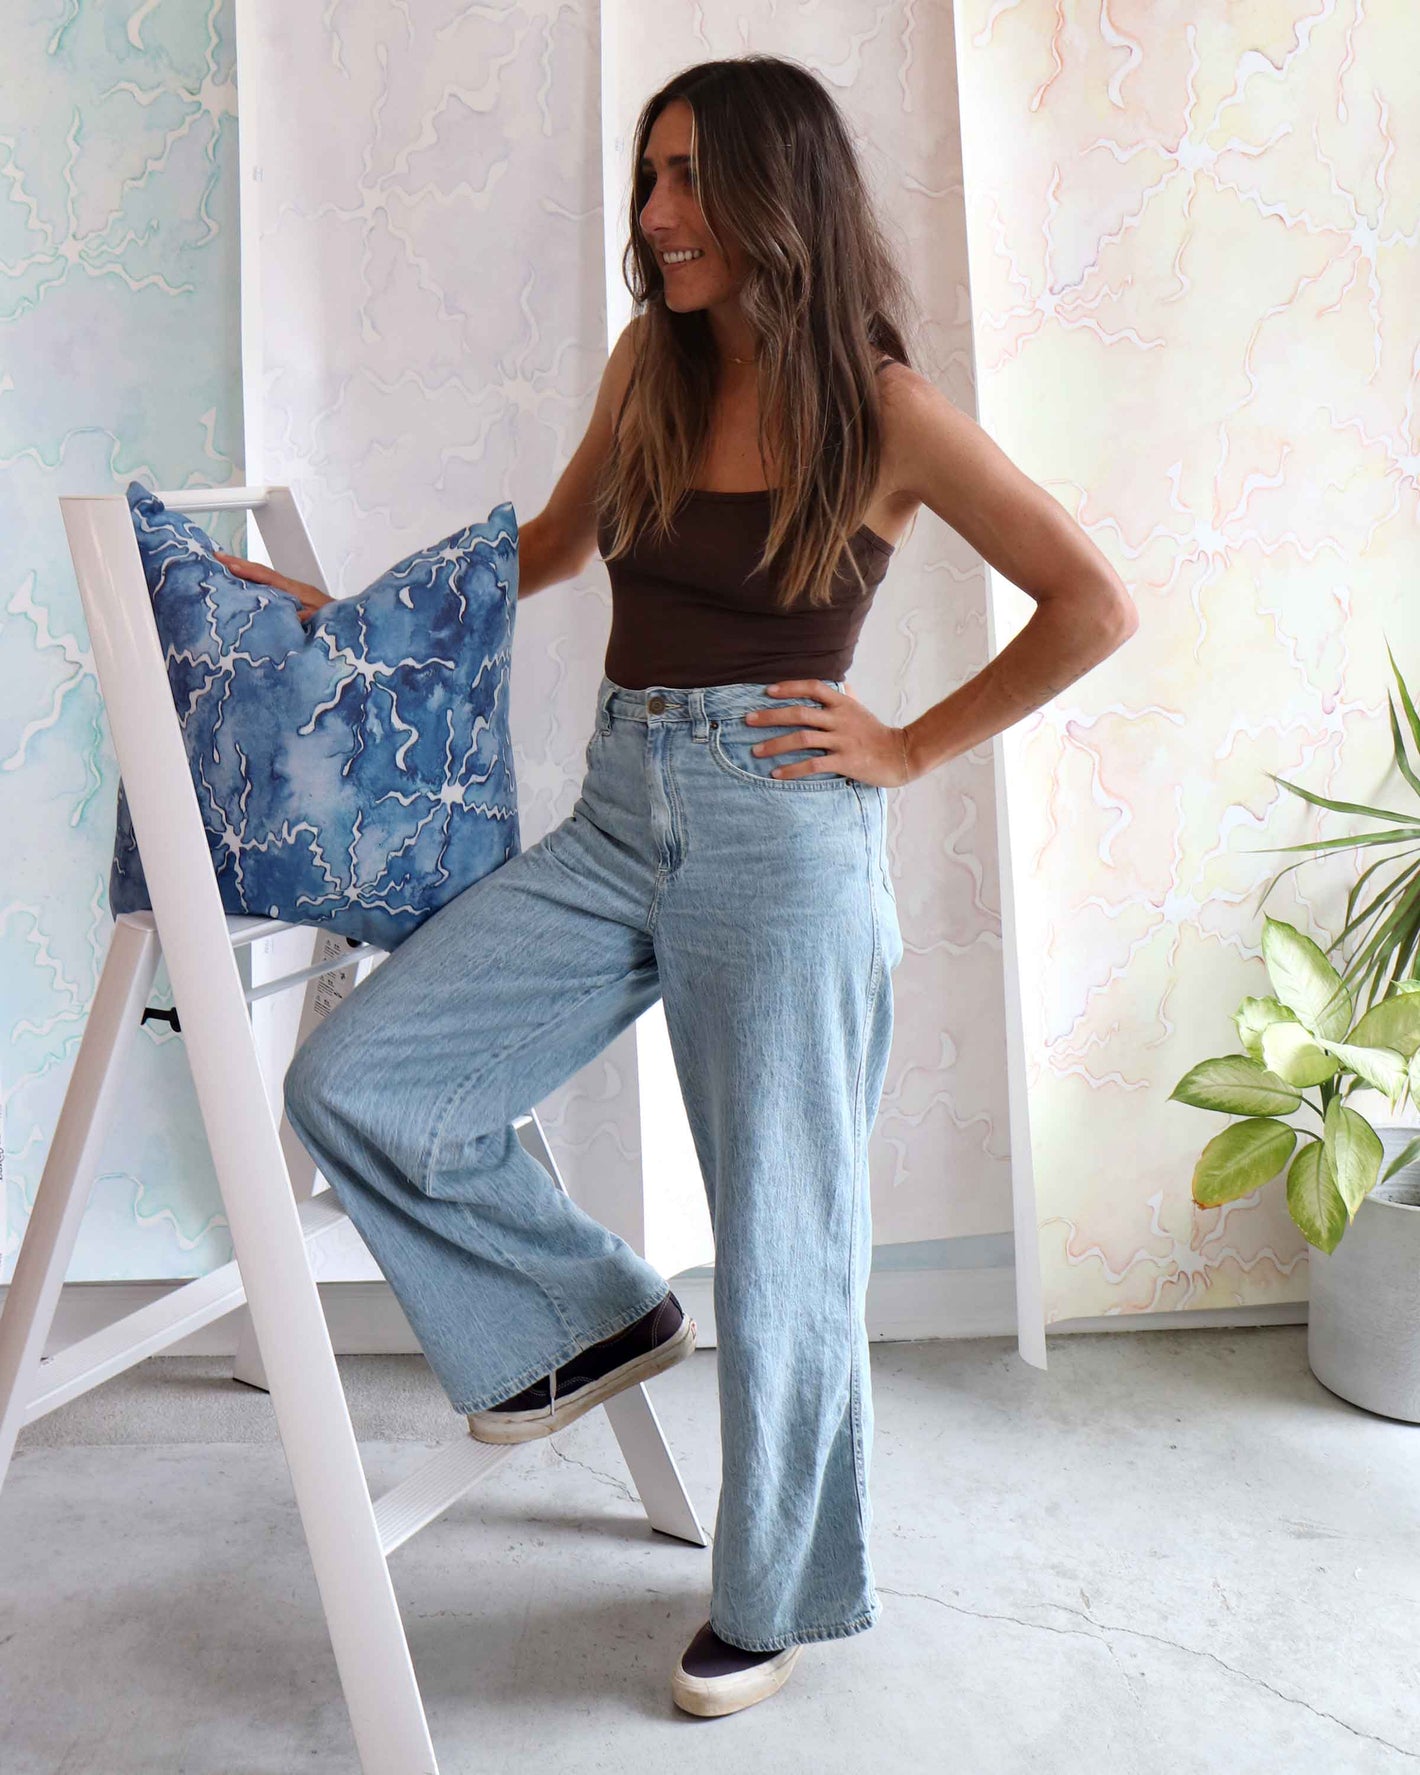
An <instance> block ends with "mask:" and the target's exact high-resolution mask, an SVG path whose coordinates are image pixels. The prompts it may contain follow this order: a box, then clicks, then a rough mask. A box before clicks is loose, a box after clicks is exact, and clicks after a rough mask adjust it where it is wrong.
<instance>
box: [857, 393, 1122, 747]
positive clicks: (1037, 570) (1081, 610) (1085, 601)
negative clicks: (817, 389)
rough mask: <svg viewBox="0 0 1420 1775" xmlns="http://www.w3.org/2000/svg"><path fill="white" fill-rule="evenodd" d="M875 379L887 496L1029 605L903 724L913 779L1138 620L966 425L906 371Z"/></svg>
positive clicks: (1047, 691) (1075, 536)
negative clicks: (937, 697) (969, 551)
mask: <svg viewBox="0 0 1420 1775" xmlns="http://www.w3.org/2000/svg"><path fill="white" fill-rule="evenodd" d="M884 381H885V387H884V400H883V407H884V423H885V429H886V437H885V444H886V452H887V464H886V467H887V477H888V479H889V482H890V484H891V485H892V486H893V488H894V490H895V491H896V492H898V493H899V494H901V495H902V496H903V498H904V499H916V500H919V501H920V502H921V503H922V504H924V505H926V506H928V507H930V509H931V510H932V511H934V512H935V513H936V514H937V516H938V517H939V518H941V519H942V521H943V522H944V523H947V524H950V525H951V527H952V529H953V530H955V531H957V532H958V534H959V535H961V536H963V537H964V538H965V539H966V540H967V542H969V543H970V544H971V546H972V547H973V548H974V549H976V550H977V552H978V553H979V554H980V555H981V556H982V558H983V559H984V560H986V561H988V562H989V563H990V564H991V566H993V567H994V568H995V569H996V571H997V572H998V573H1001V574H1003V575H1004V576H1005V578H1007V579H1009V580H1010V581H1011V583H1012V585H1016V586H1019V587H1020V588H1021V590H1022V591H1023V592H1025V593H1027V594H1028V596H1030V597H1032V598H1034V600H1035V602H1036V605H1037V607H1038V608H1037V609H1036V611H1035V613H1034V614H1033V615H1032V617H1031V619H1030V621H1029V622H1028V623H1027V624H1026V626H1025V627H1024V628H1023V629H1022V630H1021V632H1020V633H1019V634H1018V635H1016V636H1014V637H1013V639H1012V640H1011V641H1010V642H1009V643H1008V644H1007V645H1006V646H1005V647H1003V648H1002V649H1001V651H1000V652H999V653H998V654H997V655H996V656H995V658H994V659H992V660H991V661H989V663H988V664H987V665H986V666H985V667H984V668H983V669H982V670H981V671H980V672H978V673H977V674H976V676H975V677H974V678H971V679H969V680H968V681H967V682H966V683H965V684H963V685H961V686H960V688H959V689H957V690H955V691H953V692H952V694H951V695H950V696H948V697H946V698H944V699H943V700H942V701H941V702H939V703H936V704H934V705H933V706H932V707H931V708H930V709H928V710H926V711H925V712H924V713H923V714H921V715H919V716H918V717H917V718H916V720H915V721H911V722H909V723H908V724H907V726H906V728H905V730H904V731H905V734H906V750H907V758H908V761H909V774H910V775H911V776H913V777H918V776H921V775H922V773H923V772H924V771H928V770H931V769H933V768H934V766H936V765H938V764H940V763H942V762H943V761H944V760H945V759H948V758H955V757H956V756H957V755H958V754H959V753H962V752H966V751H969V750H970V749H971V747H973V746H975V745H978V744H979V743H980V742H981V741H982V740H984V739H988V738H989V737H990V736H991V735H992V734H997V733H1000V732H1002V731H1003V730H1004V729H1005V728H1007V727H1010V726H1012V725H1014V723H1015V722H1017V721H1019V720H1020V719H1021V718H1022V717H1023V716H1025V715H1028V714H1030V713H1031V711H1032V710H1034V709H1038V708H1040V707H1041V706H1042V705H1043V704H1045V703H1048V702H1049V701H1050V699H1051V698H1052V697H1054V696H1057V695H1058V694H1059V693H1060V692H1061V691H1062V690H1064V689H1065V688H1066V686H1067V685H1069V684H1073V683H1074V682H1075V680H1076V679H1077V678H1081V677H1083V676H1084V674H1085V673H1086V672H1088V671H1089V670H1090V669H1091V667H1093V666H1096V665H1098V664H1099V663H1100V661H1101V660H1103V659H1107V658H1108V657H1109V655H1110V654H1111V653H1113V652H1114V650H1115V649H1116V648H1117V647H1120V646H1122V645H1123V643H1124V642H1125V641H1127V640H1128V639H1129V637H1130V636H1131V635H1132V634H1133V633H1134V631H1135V629H1136V628H1137V627H1138V626H1139V618H1138V613H1137V612H1136V610H1135V608H1134V604H1133V601H1132V599H1131V598H1130V596H1129V593H1128V591H1127V590H1126V588H1125V585H1124V582H1123V581H1122V580H1121V579H1120V577H1119V575H1118V574H1117V573H1116V572H1115V570H1114V568H1113V567H1112V566H1111V565H1110V564H1109V562H1108V560H1107V559H1106V558H1105V556H1104V555H1103V554H1102V553H1101V552H1100V550H1099V549H1098V548H1097V547H1096V546H1095V544H1094V543H1093V542H1092V541H1091V540H1090V538H1089V536H1087V535H1086V533H1085V531H1084V530H1083V529H1081V527H1080V526H1079V525H1078V524H1077V523H1076V522H1075V520H1074V519H1073V518H1072V517H1071V516H1070V514H1069V513H1068V512H1067V511H1066V510H1065V509H1064V507H1063V506H1062V505H1060V503H1059V502H1058V501H1057V500H1056V499H1053V498H1052V497H1051V495H1050V494H1049V493H1047V492H1046V490H1045V489H1044V488H1043V487H1040V486H1038V485H1037V484H1036V483H1035V482H1034V481H1032V480H1031V479H1030V477H1029V476H1028V475H1026V474H1024V473H1022V471H1021V470H1020V469H1018V468H1017V467H1016V466H1015V464H1014V463H1013V462H1012V461H1011V460H1010V458H1009V457H1008V456H1007V455H1006V454H1005V452H1004V451H1002V450H1001V449H1000V448H999V447H998V446H997V445H996V444H995V443H994V442H993V441H992V439H991V438H990V437H989V436H988V435H987V433H986V432H985V431H983V430H982V428H981V427H980V426H979V425H978V424H977V423H976V422H975V420H973V419H971V418H970V417H969V416H968V415H967V414H965V413H963V412H962V411H961V410H960V408H958V407H956V406H954V405H953V404H952V403H951V401H949V400H948V399H947V397H946V396H945V395H944V394H942V393H941V392H940V390H938V389H937V388H935V387H933V385H932V384H931V383H930V382H928V381H927V380H926V378H925V377H923V376H919V375H918V374H917V373H916V372H915V371H912V370H908V369H906V368H905V367H903V368H899V369H896V370H888V371H885V372H884Z"/></svg>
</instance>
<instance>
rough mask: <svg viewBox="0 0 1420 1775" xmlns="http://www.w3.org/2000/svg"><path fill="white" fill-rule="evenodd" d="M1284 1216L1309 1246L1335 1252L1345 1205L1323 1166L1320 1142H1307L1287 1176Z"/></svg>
mask: <svg viewBox="0 0 1420 1775" xmlns="http://www.w3.org/2000/svg"><path fill="white" fill-rule="evenodd" d="M1287 1212H1288V1213H1289V1214H1290V1215H1291V1216H1292V1219H1293V1220H1294V1221H1295V1222H1296V1223H1297V1225H1298V1226H1299V1227H1300V1228H1301V1231H1302V1235H1303V1237H1304V1238H1305V1239H1306V1241H1307V1243H1308V1244H1309V1245H1315V1246H1316V1247H1317V1249H1318V1250H1319V1251H1335V1249H1336V1247H1337V1246H1338V1245H1339V1244H1340V1243H1341V1235H1342V1233H1344V1232H1345V1231H1346V1227H1347V1219H1346V1204H1345V1202H1343V1201H1342V1199H1341V1191H1340V1190H1339V1189H1337V1187H1336V1179H1335V1178H1334V1177H1333V1176H1332V1175H1331V1166H1330V1165H1329V1164H1328V1163H1327V1159H1326V1149H1325V1147H1324V1146H1323V1145H1322V1143H1321V1141H1319V1140H1313V1141H1310V1142H1309V1143H1308V1144H1307V1145H1306V1146H1304V1147H1303V1148H1302V1150H1301V1151H1300V1152H1299V1153H1298V1154H1297V1156H1296V1158H1295V1159H1293V1160H1292V1167H1291V1170H1289V1171H1288V1173H1287Z"/></svg>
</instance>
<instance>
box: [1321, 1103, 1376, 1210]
mask: <svg viewBox="0 0 1420 1775" xmlns="http://www.w3.org/2000/svg"><path fill="white" fill-rule="evenodd" d="M1322 1144H1323V1146H1324V1147H1325V1149H1326V1162H1327V1164H1328V1165H1329V1166H1330V1167H1331V1175H1332V1176H1333V1177H1334V1178H1335V1180H1336V1187H1337V1189H1338V1190H1339V1191H1340V1192H1341V1199H1342V1201H1343V1202H1345V1204H1346V1218H1347V1220H1348V1221H1352V1220H1354V1219H1355V1218H1356V1210H1357V1209H1358V1208H1359V1207H1360V1206H1361V1204H1362V1202H1364V1201H1365V1199H1366V1197H1367V1196H1368V1195H1369V1194H1370V1193H1371V1191H1372V1190H1373V1189H1374V1188H1375V1187H1376V1178H1377V1177H1378V1176H1379V1174H1380V1168H1381V1160H1382V1159H1383V1158H1384V1157H1385V1148H1384V1147H1383V1146H1382V1145H1381V1137H1380V1135H1379V1134H1377V1133H1376V1131H1375V1129H1374V1128H1373V1127H1372V1126H1371V1124H1370V1123H1369V1122H1368V1121H1367V1120H1366V1118H1365V1117H1364V1116H1363V1115H1360V1114H1359V1113H1358V1112H1357V1111H1356V1110H1354V1109H1347V1108H1346V1107H1345V1105H1344V1104H1343V1103H1342V1101H1341V1099H1340V1098H1339V1097H1333V1098H1332V1100H1331V1102H1330V1103H1328V1104H1327V1106H1326V1121H1325V1131H1324V1133H1323V1136H1322Z"/></svg>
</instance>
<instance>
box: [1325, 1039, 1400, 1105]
mask: <svg viewBox="0 0 1420 1775" xmlns="http://www.w3.org/2000/svg"><path fill="white" fill-rule="evenodd" d="M1318 1046H1319V1047H1322V1048H1325V1049H1326V1051H1327V1053H1328V1054H1334V1055H1335V1056H1336V1058H1337V1059H1338V1060H1339V1061H1340V1062H1341V1064H1342V1065H1343V1066H1346V1067H1349V1068H1350V1069H1351V1071H1352V1072H1354V1073H1356V1074H1358V1075H1359V1076H1360V1077H1361V1078H1363V1079H1364V1080H1365V1081H1366V1083H1367V1084H1368V1085H1374V1086H1375V1088H1376V1090H1377V1091H1384V1092H1385V1094H1386V1096H1387V1097H1389V1098H1390V1100H1391V1104H1392V1105H1394V1103H1395V1101H1396V1099H1397V1098H1398V1097H1399V1096H1400V1093H1401V1092H1402V1091H1403V1090H1404V1089H1405V1077H1406V1072H1405V1058H1404V1056H1403V1055H1401V1054H1397V1053H1396V1052H1395V1050H1394V1049H1393V1048H1360V1047H1356V1046H1355V1045H1354V1044H1353V1043H1351V1042H1326V1041H1324V1042H1320V1043H1318Z"/></svg>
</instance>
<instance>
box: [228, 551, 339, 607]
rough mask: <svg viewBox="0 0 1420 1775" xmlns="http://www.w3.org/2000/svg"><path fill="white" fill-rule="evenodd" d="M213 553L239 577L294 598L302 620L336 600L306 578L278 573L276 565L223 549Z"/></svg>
mask: <svg viewBox="0 0 1420 1775" xmlns="http://www.w3.org/2000/svg"><path fill="white" fill-rule="evenodd" d="M212 553H213V555H214V556H215V557H216V559H217V560H219V561H220V562H221V563H222V565H223V566H224V567H225V568H226V569H227V571H228V573H235V574H236V576H237V578H238V579H249V580H253V581H254V582H255V583H256V584H257V585H263V586H271V587H272V588H273V589H274V590H276V591H278V592H285V593H286V594H287V595H288V596H289V597H292V598H294V599H295V600H296V602H297V603H298V604H299V605H300V607H301V611H300V616H301V621H302V622H304V621H305V620H306V618H307V617H308V616H314V615H315V613H316V612H317V611H318V610H319V609H320V608H321V606H322V605H323V604H331V603H333V602H334V599H332V598H329V597H327V596H326V594H325V593H324V592H323V591H322V590H321V589H320V587H319V586H313V585H308V584H307V583H306V581H305V580H304V579H288V578H287V577H286V575H285V574H284V573H278V572H277V571H276V569H275V568H274V567H267V566H265V565H264V564H263V563H262V562H260V561H248V560H247V558H246V557H245V556H244V555H227V554H224V553H223V552H222V550H221V549H213V551H212Z"/></svg>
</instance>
